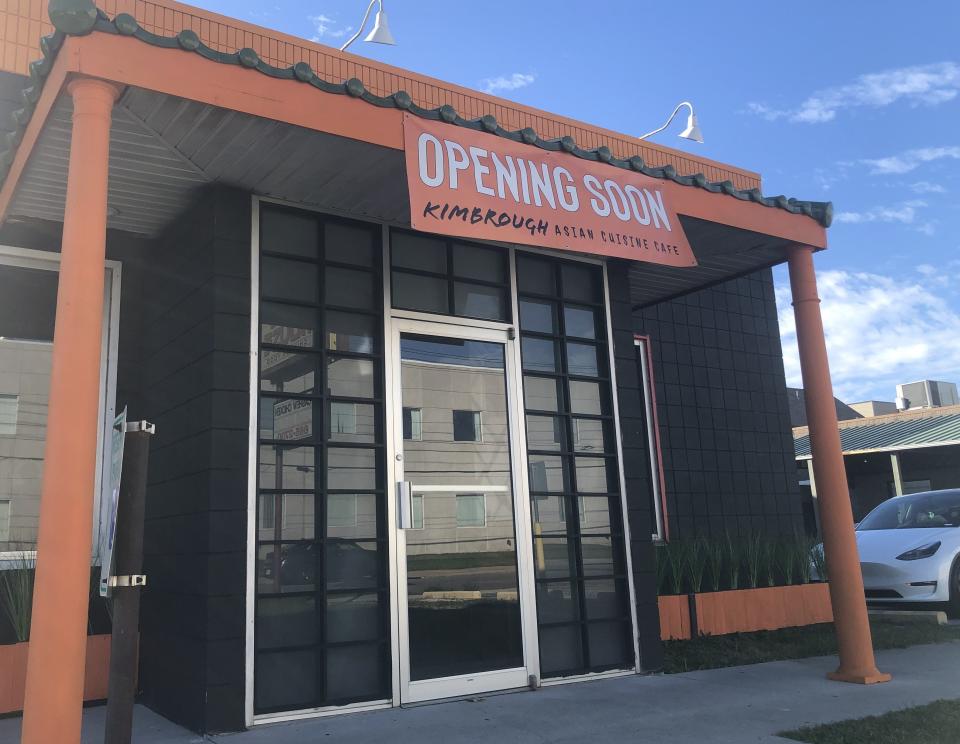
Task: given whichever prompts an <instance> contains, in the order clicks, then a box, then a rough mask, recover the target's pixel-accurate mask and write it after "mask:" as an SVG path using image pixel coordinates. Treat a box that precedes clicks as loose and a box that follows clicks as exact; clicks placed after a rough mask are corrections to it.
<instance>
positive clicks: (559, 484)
mask: <svg viewBox="0 0 960 744" xmlns="http://www.w3.org/2000/svg"><path fill="white" fill-rule="evenodd" d="M527 462H528V463H529V466H530V490H531V491H566V490H567V489H568V484H567V477H566V471H565V468H564V462H563V458H562V457H554V456H552V455H528V457H527Z"/></svg>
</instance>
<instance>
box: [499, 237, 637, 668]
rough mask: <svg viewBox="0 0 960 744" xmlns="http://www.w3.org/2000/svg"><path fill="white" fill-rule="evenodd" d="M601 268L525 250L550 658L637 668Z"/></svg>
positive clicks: (548, 663)
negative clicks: (632, 637)
mask: <svg viewBox="0 0 960 744" xmlns="http://www.w3.org/2000/svg"><path fill="white" fill-rule="evenodd" d="M602 287H603V274H602V270H601V268H600V267H598V266H594V265H591V264H583V263H575V262H569V261H554V260H549V259H545V258H541V257H538V256H533V255H530V254H524V253H518V254H517V291H518V296H519V307H520V332H521V356H522V365H523V372H524V375H523V387H524V403H525V408H526V418H527V448H528V453H529V454H528V466H529V477H530V499H531V502H532V503H531V507H532V509H531V511H532V515H533V536H534V545H533V550H534V566H535V570H536V576H537V618H538V623H539V635H540V667H541V670H542V673H543V676H544V677H559V676H565V675H573V674H583V673H586V672H596V671H602V670H605V669H618V668H626V667H631V666H633V663H634V662H633V644H632V642H631V628H632V623H631V615H630V603H629V592H628V588H627V566H626V557H625V548H624V535H623V518H622V510H621V501H620V484H619V474H618V467H617V449H616V441H615V437H614V436H613V427H614V423H613V410H612V406H611V401H612V395H611V385H610V377H609V372H608V369H607V366H608V365H607V359H608V358H609V356H608V348H607V344H606V338H607V332H606V323H605V313H604V304H603V303H604V299H603V292H602Z"/></svg>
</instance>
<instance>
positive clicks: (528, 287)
mask: <svg viewBox="0 0 960 744" xmlns="http://www.w3.org/2000/svg"><path fill="white" fill-rule="evenodd" d="M555 270H556V264H555V263H553V262H551V261H543V260H540V259H537V258H532V257H531V256H529V255H527V254H523V253H518V254H517V290H518V291H519V292H520V293H526V292H529V293H530V294H540V295H555V294H556V293H557V284H556V279H555V275H554V271H555Z"/></svg>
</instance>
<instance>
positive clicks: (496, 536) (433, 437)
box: [394, 321, 535, 702]
mask: <svg viewBox="0 0 960 744" xmlns="http://www.w3.org/2000/svg"><path fill="white" fill-rule="evenodd" d="M432 325H434V324H426V323H416V322H413V321H411V322H409V323H408V324H402V325H400V327H399V328H398V329H397V330H396V331H395V338H394V354H395V362H396V364H397V367H396V369H397V370H398V371H399V375H397V377H398V383H399V384H398V387H399V390H398V391H397V392H398V393H399V394H398V395H396V396H395V402H394V405H395V406H396V408H397V409H399V410H397V411H396V413H395V415H396V419H397V424H398V425H397V426H396V427H395V429H396V435H395V442H396V445H395V450H396V457H395V460H396V465H397V467H396V473H397V477H398V481H399V482H398V484H397V486H398V487H397V498H398V503H397V522H398V528H399V530H398V532H399V535H398V540H397V546H398V553H397V561H398V578H399V581H400V585H399V586H400V588H399V591H398V600H399V601H398V606H399V614H400V618H399V627H400V669H401V700H402V701H403V702H414V701H419V700H428V699H436V698H442V697H451V696H455V695H466V694H473V693H478V692H487V691H491V690H498V689H508V688H511V687H522V686H524V685H526V684H527V680H528V676H527V675H528V667H529V665H528V663H527V649H529V647H530V646H531V645H534V646H535V644H526V645H525V643H524V618H525V616H528V615H529V614H530V612H528V609H527V607H528V603H527V602H526V601H525V600H524V594H525V590H526V588H527V586H528V582H527V581H525V580H524V576H523V574H524V571H523V569H522V567H523V560H524V555H523V553H522V551H523V550H524V549H526V548H527V546H528V545H529V544H530V543H529V539H527V538H525V537H523V536H522V535H523V524H524V522H523V521H522V520H520V519H518V513H522V511H523V510H522V503H523V502H522V501H520V500H519V499H518V498H517V483H518V481H519V480H520V479H518V478H517V477H516V473H515V468H516V465H517V461H518V457H517V453H516V452H515V450H514V446H513V443H514V441H515V439H516V432H517V422H516V421H515V417H514V415H513V413H512V412H513V410H514V409H515V401H516V396H515V390H514V389H513V388H514V385H513V376H512V374H511V372H512V370H513V366H512V365H513V361H514V360H513V358H514V353H513V344H512V343H511V342H509V341H508V339H507V337H506V334H505V333H503V332H501V331H486V330H483V331H478V329H466V328H457V327H449V326H445V327H443V329H442V330H441V331H439V332H437V331H434V330H432V329H431V326H432ZM464 334H468V335H464ZM401 429H402V431H401ZM518 504H519V505H520V506H519V507H518ZM518 546H522V547H520V549H519V550H518ZM531 611H532V605H531Z"/></svg>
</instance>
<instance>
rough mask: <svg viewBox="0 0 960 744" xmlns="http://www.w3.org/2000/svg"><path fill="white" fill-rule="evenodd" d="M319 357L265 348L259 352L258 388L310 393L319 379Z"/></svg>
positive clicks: (268, 390) (269, 390)
mask: <svg viewBox="0 0 960 744" xmlns="http://www.w3.org/2000/svg"><path fill="white" fill-rule="evenodd" d="M319 365H320V357H319V356H317V355H316V354H298V353H293V352H286V351H275V350H272V349H265V350H263V351H262V352H260V390H262V391H264V392H270V393H306V394H312V393H314V392H318V391H317V390H316V385H317V382H318V381H319V380H320V370H319Z"/></svg>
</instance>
